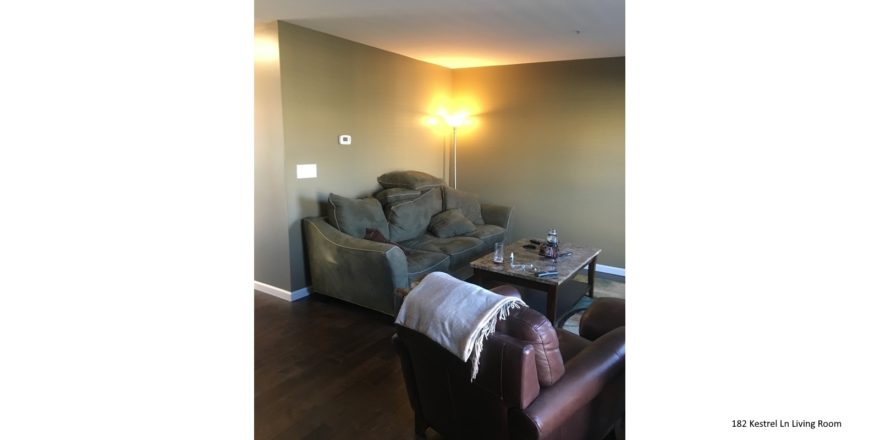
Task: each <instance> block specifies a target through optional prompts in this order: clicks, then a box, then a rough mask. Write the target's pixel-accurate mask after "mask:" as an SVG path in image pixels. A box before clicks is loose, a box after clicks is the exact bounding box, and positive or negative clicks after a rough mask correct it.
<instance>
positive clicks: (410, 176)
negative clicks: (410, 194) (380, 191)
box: [376, 171, 443, 191]
mask: <svg viewBox="0 0 880 440" xmlns="http://www.w3.org/2000/svg"><path fill="white" fill-rule="evenodd" d="M376 180H377V181H378V182H379V185H382V188H385V189H388V188H408V189H414V190H416V191H424V190H426V189H430V188H434V187H438V186H443V179H440V178H437V177H434V176H432V175H430V174H428V173H423V172H421V171H392V172H390V173H385V174H383V175H381V176H379V178H377V179H376Z"/></svg>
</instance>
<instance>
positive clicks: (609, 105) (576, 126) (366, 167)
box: [255, 22, 625, 290]
mask: <svg viewBox="0 0 880 440" xmlns="http://www.w3.org/2000/svg"><path fill="white" fill-rule="evenodd" d="M274 26H277V36H278V40H279V54H280V62H279V63H278V65H277V67H278V69H276V70H271V69H270V70H268V71H263V72H262V73H261V72H260V70H259V69H260V66H258V65H256V64H255V74H256V80H257V86H256V87H255V95H256V97H257V103H256V104H257V105H256V107H255V115H256V118H257V120H256V121H255V129H256V133H255V142H256V144H257V146H256V149H257V151H256V154H257V176H256V179H257V182H256V185H257V186H256V189H257V198H256V199H255V205H256V206H255V209H256V212H255V215H256V217H257V219H256V220H257V224H256V226H257V229H258V231H257V232H256V234H255V238H256V240H257V241H256V245H257V249H255V265H256V267H255V275H256V279H257V280H258V281H263V282H267V283H269V284H273V285H275V286H276V287H281V288H285V289H290V290H298V289H301V288H303V287H306V286H307V285H308V279H307V268H306V266H305V261H304V252H303V243H302V232H301V219H302V218H303V217H307V216H312V215H319V214H322V213H323V212H322V210H323V209H324V206H323V205H324V204H325V203H326V200H327V196H328V195H329V193H330V192H334V193H338V194H341V195H344V196H349V197H359V196H364V195H367V194H370V193H372V192H374V191H376V190H377V189H378V188H379V186H378V184H377V183H376V177H378V176H379V175H381V174H382V173H385V172H387V171H392V170H403V169H415V170H420V171H424V172H427V173H430V174H434V175H437V176H443V177H447V176H448V174H447V173H446V169H447V168H448V166H449V164H448V163H446V162H445V159H444V154H445V148H446V147H447V146H448V141H449V139H448V134H449V131H448V130H446V129H444V128H442V127H430V126H427V125H426V124H425V123H424V120H425V119H426V118H427V117H429V116H432V115H434V114H435V113H436V111H437V109H438V108H439V107H440V106H444V107H446V108H447V110H449V111H450V112H454V111H455V110H456V109H457V108H458V107H457V106H456V105H455V104H450V103H451V102H454V101H452V98H453V96H452V95H453V92H454V95H455V98H456V99H455V101H456V102H460V103H463V105H464V106H465V107H466V108H468V109H469V110H471V111H472V112H473V113H474V117H473V118H472V120H473V121H474V123H473V124H471V125H469V126H467V127H463V128H461V129H460V130H459V135H458V147H459V148H458V154H459V160H458V186H459V188H460V189H463V190H465V191H470V192H474V193H477V194H480V195H481V197H482V198H483V199H484V200H487V201H492V202H495V203H502V204H510V205H513V206H515V207H516V210H515V214H514V225H513V226H514V231H513V234H512V235H513V236H515V237H526V236H528V237H543V236H544V234H545V232H546V230H547V229H548V228H550V227H555V228H557V229H558V230H559V233H560V236H561V239H562V240H563V241H573V242H579V243H585V244H589V245H592V246H595V247H600V248H602V249H603V254H602V255H601V256H600V259H599V263H600V264H604V265H608V266H614V267H621V268H623V267H625V259H624V255H625V254H624V59H623V58H608V59H599V60H578V61H563V62H552V63H536V64H522V65H512V66H498V67H484V68H473V69H458V70H450V69H446V68H443V67H440V66H436V65H432V64H428V63H424V62H420V61H416V60H413V59H410V58H407V57H404V56H401V55H396V54H392V53H390V52H386V51H382V50H379V49H376V48H373V47H369V46H365V45H362V44H358V43H354V42H351V41H348V40H344V39H341V38H337V37H333V36H330V35H327V34H322V33H320V32H316V31H312V30H308V29H305V28H302V27H299V26H295V25H292V24H289V23H284V22H278V23H277V24H274ZM267 72H269V73H271V72H275V73H274V74H276V75H278V79H277V81H276V80H275V79H273V77H272V76H271V75H268V76H267ZM260 78H264V79H266V81H267V85H265V86H262V85H260V81H261V79H260ZM279 82H280V93H278V84H279ZM273 88H274V90H275V91H276V92H275V93H276V95H275V96H280V103H279V102H274V103H272V102H271V96H269V95H271V94H272V93H273V92H272V91H271V90H272V89H273ZM261 102H262V103H263V104H262V105H261ZM273 108H274V110H272V109H273ZM282 110H283V111H282ZM278 118H281V119H280V120H278ZM278 124H280V125H281V127H282V129H281V130H280V131H279V130H278ZM261 127H274V129H272V130H269V129H267V130H266V131H262V130H261ZM273 130H274V131H273ZM341 134H349V135H352V137H353V144H352V145H349V146H343V145H339V144H338V140H337V138H338V136H339V135H341ZM261 136H262V137H261ZM279 144H283V148H281V147H279ZM308 163H314V164H317V167H318V177H317V178H316V179H302V180H298V179H296V164H308ZM261 188H262V196H261ZM261 197H262V198H261ZM273 210H274V211H273ZM279 210H286V212H284V213H283V214H281V213H280V212H279ZM261 216H262V217H261ZM282 217H283V220H278V219H279V218H282ZM261 218H262V220H261ZM266 219H271V220H266ZM282 223H283V229H284V230H283V231H280V230H279V229H281V226H280V225H281V224H282ZM261 229H262V230H261ZM285 255H286V256H287V257H286V258H285ZM285 265H286V266H287V271H286V272H287V273H286V276H287V277H289V281H286V280H285V278H284V276H283V275H280V273H281V272H284V270H283V266H285ZM279 267H280V268H281V269H279ZM261 278H265V280H267V281H264V280H263V279H261ZM275 280H277V281H275ZM285 283H288V284H287V285H285Z"/></svg>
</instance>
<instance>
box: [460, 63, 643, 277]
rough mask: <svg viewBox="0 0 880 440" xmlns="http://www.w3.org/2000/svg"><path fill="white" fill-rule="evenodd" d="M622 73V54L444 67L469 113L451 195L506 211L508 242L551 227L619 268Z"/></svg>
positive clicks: (621, 237)
mask: <svg viewBox="0 0 880 440" xmlns="http://www.w3.org/2000/svg"><path fill="white" fill-rule="evenodd" d="M624 72H625V68H624V58H604V59H592V60H577V61H560V62H548V63H534V64H519V65H510V66H497V67H480V68H471V69H456V70H453V91H454V93H455V96H456V98H457V99H459V100H462V101H464V102H470V103H472V106H473V107H472V108H471V111H473V112H474V113H475V114H474V115H473V119H474V123H473V124H472V125H471V126H469V127H465V128H462V129H460V131H459V135H458V187H459V189H462V190H465V191H470V192H475V193H478V194H480V196H481V197H482V198H483V199H485V200H491V201H493V202H496V203H501V204H510V205H513V206H515V207H516V209H515V211H514V212H515V215H514V219H513V221H514V231H513V237H538V238H540V237H544V236H546V231H547V229H548V228H556V229H558V230H559V236H560V240H561V241H562V242H566V241H571V242H577V243H582V244H587V245H591V246H593V247H598V248H601V249H602V254H601V255H600V256H599V264H602V265H607V266H613V267H620V268H624V267H625V266H626V262H625V258H624V256H625V252H624V226H625V218H624V200H625V194H624V98H625V93H624V90H625V89H624V84H625V74H624Z"/></svg>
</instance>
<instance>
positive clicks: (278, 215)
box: [254, 22, 291, 291]
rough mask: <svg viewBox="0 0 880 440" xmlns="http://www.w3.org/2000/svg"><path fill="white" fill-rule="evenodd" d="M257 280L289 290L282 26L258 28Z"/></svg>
mask: <svg viewBox="0 0 880 440" xmlns="http://www.w3.org/2000/svg"><path fill="white" fill-rule="evenodd" d="M254 41H255V45H254V47H255V54H254V55H255V56H254V280H255V281H259V282H261V283H265V284H268V285H270V286H274V287H277V288H279V289H284V290H287V291H290V290H291V284H290V247H289V244H288V237H287V228H288V220H287V195H286V193H285V190H284V125H283V124H282V119H281V113H282V111H281V67H280V66H279V64H278V25H277V23H275V22H272V23H261V24H257V25H255V26H254Z"/></svg>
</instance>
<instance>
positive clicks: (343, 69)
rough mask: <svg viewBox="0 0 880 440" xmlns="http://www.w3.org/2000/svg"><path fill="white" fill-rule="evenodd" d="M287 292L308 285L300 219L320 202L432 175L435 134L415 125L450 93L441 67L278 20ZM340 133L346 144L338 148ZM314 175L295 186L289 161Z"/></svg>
mask: <svg viewBox="0 0 880 440" xmlns="http://www.w3.org/2000/svg"><path fill="white" fill-rule="evenodd" d="M278 31H279V32H278V35H279V42H280V53H281V84H282V93H281V96H282V104H283V108H284V111H283V118H284V144H285V149H284V152H285V158H284V169H285V182H286V190H287V218H288V227H289V240H290V256H291V257H290V271H291V274H292V285H293V286H292V288H293V290H297V289H300V288H302V287H305V286H306V285H307V280H306V268H305V263H304V253H303V243H302V229H301V219H302V218H303V217H307V216H312V215H318V214H319V213H321V204H323V203H326V200H327V196H328V195H329V194H330V193H331V192H334V193H337V194H340V195H344V196H348V197H356V196H364V195H367V194H370V193H372V192H374V191H375V190H377V189H378V188H379V185H378V184H377V183H376V178H377V177H378V176H379V175H381V174H383V173H385V172H388V171H394V170H406V169H413V170H420V171H424V172H427V173H429V174H433V175H437V176H441V175H442V173H443V164H444V159H443V157H444V156H443V154H444V152H443V150H444V142H445V139H444V136H443V135H442V134H438V132H437V130H436V128H432V127H429V126H427V125H425V124H424V119H425V118H426V117H427V116H429V115H430V114H431V113H432V112H434V111H436V106H437V105H438V104H437V103H438V102H441V101H443V100H444V99H446V98H448V97H449V95H450V92H451V90H452V74H451V71H450V70H449V69H446V68H444V67H440V66H436V65H433V64H428V63H424V62H421V61H416V60H413V59H411V58H407V57H404V56H401V55H397V54H393V53H390V52H386V51H383V50H379V49H376V48H373V47H369V46H365V45H362V44H358V43H354V42H351V41H348V40H344V39H341V38H337V37H333V36H330V35H327V34H323V33H320V32H316V31H312V30H308V29H305V28H302V27H299V26H295V25H292V24H289V23H284V22H279V23H278ZM341 134H349V135H351V136H352V138H353V143H352V145H339V144H338V136H339V135H341ZM312 163H313V164H317V166H318V178H316V179H302V180H297V179H296V164H312Z"/></svg>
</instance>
